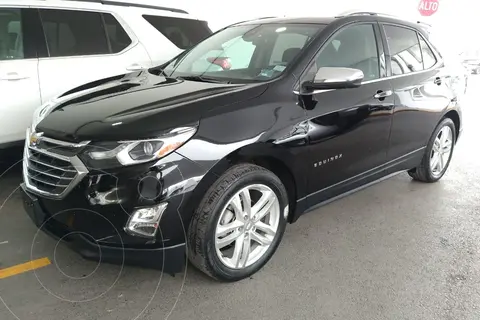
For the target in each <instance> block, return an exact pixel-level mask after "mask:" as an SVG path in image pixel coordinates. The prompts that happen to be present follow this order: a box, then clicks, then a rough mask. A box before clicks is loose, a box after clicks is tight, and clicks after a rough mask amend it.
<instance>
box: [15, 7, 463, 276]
mask: <svg viewBox="0 0 480 320" xmlns="http://www.w3.org/2000/svg"><path fill="white" fill-rule="evenodd" d="M446 72H447V71H446V69H445V68H444V67H443V61H442V57H441V55H440V53H439V52H438V51H437V50H436V49H435V48H434V46H432V44H431V43H430V41H429V40H428V35H427V34H426V33H425V32H424V31H423V29H422V28H421V26H420V25H419V24H417V23H410V22H406V21H402V20H399V19H395V18H393V17H388V16H382V15H378V14H374V13H357V14H351V15H348V16H342V17H334V18H333V17H332V18H266V19H259V20H256V21H247V22H242V23H238V24H235V25H232V26H229V27H227V28H224V29H222V30H220V31H218V32H217V33H215V34H213V35H212V36H210V37H209V38H207V39H206V40H204V41H203V42H201V43H199V44H198V45H196V46H195V47H193V48H191V49H189V50H187V51H185V52H183V53H182V54H180V55H179V56H177V57H175V58H174V59H172V60H171V61H169V62H168V63H166V64H164V65H162V66H159V67H156V68H153V69H150V70H144V71H140V72H133V73H128V74H124V75H119V76H115V77H111V78H108V79H103V80H99V81H96V82H92V83H89V84H85V85H83V86H81V87H78V88H75V89H73V90H71V91H69V92H66V93H65V94H63V95H61V96H59V97H57V98H56V99H54V100H53V101H52V102H51V103H49V104H48V105H46V106H43V107H41V108H39V109H38V111H37V112H36V114H35V120H34V123H33V125H32V127H31V129H30V130H29V132H28V133H27V141H26V146H25V157H24V161H23V174H24V183H23V184H22V189H23V191H24V192H23V193H24V199H25V201H24V202H25V208H26V211H27V212H28V213H29V215H30V216H31V217H32V219H33V220H34V221H35V223H36V224H37V225H38V226H39V227H41V229H42V230H44V231H46V232H48V233H50V234H52V235H53V236H55V237H57V238H60V239H62V240H64V241H65V242H66V243H68V244H69V245H70V246H71V247H72V248H73V249H74V250H76V251H78V252H79V253H80V254H81V255H82V256H84V257H85V258H90V259H101V260H102V261H109V262H117V263H123V262H125V263H133V264H140V265H143V266H148V267H157V268H163V270H164V271H165V272H169V273H175V272H179V271H181V270H182V268H183V267H184V265H185V263H186V259H187V258H188V259H189V260H190V261H191V262H192V263H193V264H194V265H195V266H196V267H198V268H199V269H201V270H202V271H203V272H205V273H207V274H208V275H210V276H212V277H214V278H216V279H219V280H223V281H235V280H239V279H242V278H245V277H247V276H250V275H252V274H253V273H255V272H256V271H258V270H259V269H260V268H261V267H262V266H263V265H265V263H266V262H267V261H268V260H269V259H270V258H271V257H272V255H273V254H274V252H275V250H276V249H277V247H278V245H279V244H280V241H281V239H282V236H283V233H284V231H285V227H286V225H287V223H293V222H294V221H296V220H297V219H298V218H299V217H300V216H301V215H302V214H303V213H305V212H307V211H310V210H312V209H313V208H316V207H318V206H319V205H321V204H324V203H325V202H327V201H329V200H332V199H333V198H338V197H339V196H341V195H345V194H347V193H349V192H351V191H352V190H356V189H359V188H361V187H362V186H366V185H368V184H371V183H373V182H375V181H379V180H381V179H383V178H385V177H387V176H390V175H392V174H395V173H398V172H401V171H408V173H409V174H410V176H411V177H412V178H413V179H415V180H419V181H423V182H435V181H437V180H439V179H440V178H441V177H442V176H443V175H444V173H445V171H446V170H447V168H448V165H449V163H450V159H451V157H452V151H453V148H454V146H455V143H456V141H457V139H458V136H459V134H460V132H461V113H460V106H459V103H458V100H457V97H456V96H455V94H454V93H453V91H452V90H451V83H450V81H451V80H450V79H451V78H452V77H451V75H449V74H446Z"/></svg>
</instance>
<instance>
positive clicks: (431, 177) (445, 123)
mask: <svg viewBox="0 0 480 320" xmlns="http://www.w3.org/2000/svg"><path fill="white" fill-rule="evenodd" d="M445 126H449V127H450V129H451V130H452V150H451V151H450V156H449V158H448V161H447V164H446V165H445V167H444V168H443V170H442V173H441V174H440V175H438V176H435V175H434V174H433V173H432V169H431V167H430V155H431V154H432V149H433V144H434V143H435V139H436V138H437V135H438V133H439V132H440V130H442V129H443V128H444V127H445ZM456 139H457V137H456V131H455V124H454V123H453V121H452V120H451V119H450V118H445V119H443V120H442V121H441V122H440V123H439V124H438V126H437V128H436V129H435V131H434V132H433V135H432V137H431V139H430V141H429V143H428V147H427V152H426V153H425V157H426V159H425V160H426V168H425V169H426V171H427V172H426V173H427V175H428V179H429V180H430V181H438V180H440V179H441V178H442V177H443V176H444V175H445V172H446V171H447V169H448V167H449V166H450V161H451V160H452V156H453V151H454V148H455V141H456Z"/></svg>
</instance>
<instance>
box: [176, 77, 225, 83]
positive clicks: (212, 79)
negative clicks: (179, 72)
mask: <svg viewBox="0 0 480 320" xmlns="http://www.w3.org/2000/svg"><path fill="white" fill-rule="evenodd" d="M178 78H179V79H183V80H188V81H199V82H210V83H225V84H229V83H231V82H230V81H222V80H218V79H214V78H209V77H204V76H181V77H178Z"/></svg>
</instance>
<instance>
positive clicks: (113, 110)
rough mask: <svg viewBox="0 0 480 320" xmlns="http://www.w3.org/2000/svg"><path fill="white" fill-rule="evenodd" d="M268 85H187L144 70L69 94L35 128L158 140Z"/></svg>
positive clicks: (84, 137) (81, 137) (75, 136)
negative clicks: (172, 130)
mask: <svg viewBox="0 0 480 320" xmlns="http://www.w3.org/2000/svg"><path fill="white" fill-rule="evenodd" d="M266 87H267V85H266V84H222V83H207V82H198V81H186V80H182V79H172V78H165V77H163V76H157V75H153V74H151V73H149V72H148V70H144V71H140V72H134V73H128V74H125V75H120V76H115V77H110V78H106V79H102V80H98V81H94V82H91V83H88V84H85V85H82V86H79V87H77V88H75V89H72V90H70V91H68V92H66V93H65V94H63V95H61V96H59V97H58V98H57V99H55V100H54V101H52V103H50V104H49V106H48V110H47V111H46V112H45V114H46V116H44V118H43V119H41V120H40V122H39V123H38V124H37V125H36V127H35V130H36V131H37V132H43V133H44V134H45V135H46V136H48V137H51V138H54V139H58V140H63V141H70V142H80V141H118V140H132V139H141V138H152V137H156V136H158V135H160V134H161V133H162V132H164V131H166V130H170V129H173V128H176V127H179V126H185V125H189V124H192V123H196V122H198V121H199V120H200V118H201V116H202V114H204V113H205V112H207V111H208V110H210V109H212V108H217V107H220V106H225V105H228V104H231V103H234V102H238V101H243V100H247V99H251V98H253V97H255V96H258V95H260V94H261V93H263V92H264V91H265V89H266Z"/></svg>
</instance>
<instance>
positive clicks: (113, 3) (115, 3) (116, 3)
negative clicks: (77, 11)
mask: <svg viewBox="0 0 480 320" xmlns="http://www.w3.org/2000/svg"><path fill="white" fill-rule="evenodd" d="M65 1H77V2H92V3H100V4H104V5H109V6H119V7H136V8H145V9H155V10H163V11H170V12H175V13H184V14H188V12H187V11H185V10H182V9H176V8H169V7H160V6H155V5H150V4H141V3H132V2H121V1H112V0H65Z"/></svg>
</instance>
